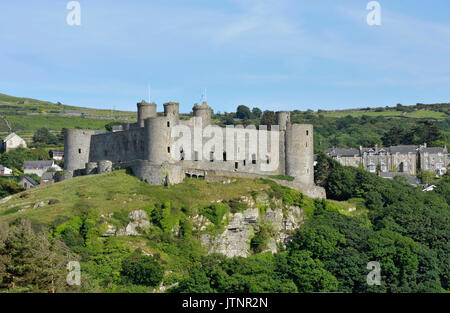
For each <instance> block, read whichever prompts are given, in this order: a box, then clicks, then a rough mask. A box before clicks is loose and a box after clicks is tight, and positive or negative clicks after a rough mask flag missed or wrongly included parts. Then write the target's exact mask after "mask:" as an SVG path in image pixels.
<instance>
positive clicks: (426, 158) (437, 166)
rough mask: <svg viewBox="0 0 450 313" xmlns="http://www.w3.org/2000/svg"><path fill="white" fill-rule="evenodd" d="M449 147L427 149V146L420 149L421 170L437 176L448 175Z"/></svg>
mask: <svg viewBox="0 0 450 313" xmlns="http://www.w3.org/2000/svg"><path fill="white" fill-rule="evenodd" d="M448 162H449V159H448V151H447V147H446V146H444V147H443V148H442V147H427V145H426V144H424V145H423V146H421V147H420V149H419V163H420V168H422V169H423V170H425V171H430V172H434V173H435V174H436V175H439V176H441V175H444V174H445V173H447V166H448Z"/></svg>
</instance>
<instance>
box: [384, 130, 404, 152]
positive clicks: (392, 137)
mask: <svg viewBox="0 0 450 313" xmlns="http://www.w3.org/2000/svg"><path fill="white" fill-rule="evenodd" d="M405 135H406V130H405V129H404V128H401V127H397V126H394V127H392V128H391V129H389V130H388V131H387V132H385V133H384V135H383V137H381V141H382V142H383V145H384V146H386V147H389V146H397V145H400V144H406V142H405Z"/></svg>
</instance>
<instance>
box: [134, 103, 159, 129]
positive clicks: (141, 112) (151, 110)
mask: <svg viewBox="0 0 450 313" xmlns="http://www.w3.org/2000/svg"><path fill="white" fill-rule="evenodd" d="M137 110H138V126H139V127H144V120H145V119H147V118H150V117H155V116H156V103H154V102H152V103H148V102H145V101H144V100H142V101H141V102H138V103H137Z"/></svg>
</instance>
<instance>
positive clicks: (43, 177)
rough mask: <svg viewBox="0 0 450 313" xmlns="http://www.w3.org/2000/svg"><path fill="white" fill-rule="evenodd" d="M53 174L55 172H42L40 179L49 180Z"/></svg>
mask: <svg viewBox="0 0 450 313" xmlns="http://www.w3.org/2000/svg"><path fill="white" fill-rule="evenodd" d="M54 176H55V172H45V173H44V174H42V176H41V179H42V180H51V179H53V178H54Z"/></svg>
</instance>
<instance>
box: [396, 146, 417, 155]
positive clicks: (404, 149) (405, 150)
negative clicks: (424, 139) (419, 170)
mask: <svg viewBox="0 0 450 313" xmlns="http://www.w3.org/2000/svg"><path fill="white" fill-rule="evenodd" d="M417 148H418V146H415V145H400V146H392V147H389V150H390V151H391V153H392V154H394V153H397V152H398V153H408V152H414V153H416V151H417Z"/></svg>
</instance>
